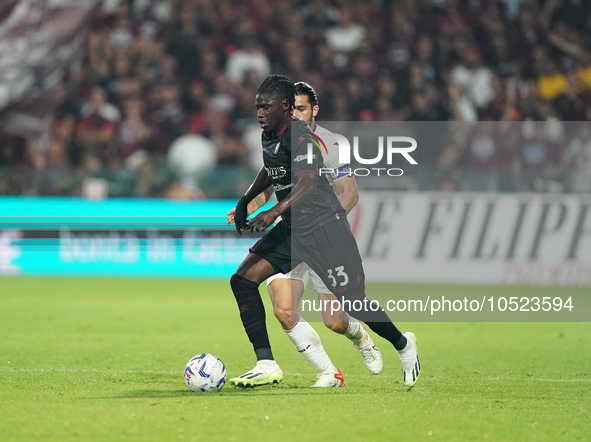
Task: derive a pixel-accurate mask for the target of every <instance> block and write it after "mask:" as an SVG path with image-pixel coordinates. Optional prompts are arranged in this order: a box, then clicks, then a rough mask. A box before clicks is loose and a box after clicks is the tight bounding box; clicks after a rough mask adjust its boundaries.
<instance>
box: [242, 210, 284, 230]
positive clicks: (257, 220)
mask: <svg viewBox="0 0 591 442" xmlns="http://www.w3.org/2000/svg"><path fill="white" fill-rule="evenodd" d="M278 216H279V213H277V212H276V211H275V210H274V209H269V210H266V211H264V212H261V213H259V214H258V215H257V216H255V217H254V218H251V219H250V220H249V221H248V227H249V230H250V231H251V232H253V231H255V230H256V231H257V232H264V231H265V230H267V227H269V226H272V225H273V223H274V222H275V220H276V219H277V217H278Z"/></svg>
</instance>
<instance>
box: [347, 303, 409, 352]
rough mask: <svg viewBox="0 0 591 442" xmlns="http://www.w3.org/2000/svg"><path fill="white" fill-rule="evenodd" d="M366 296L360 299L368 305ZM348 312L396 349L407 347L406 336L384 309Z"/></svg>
mask: <svg viewBox="0 0 591 442" xmlns="http://www.w3.org/2000/svg"><path fill="white" fill-rule="evenodd" d="M365 298H366V297H365V294H363V296H362V297H361V299H360V301H361V305H366V303H365V302H364V299H365ZM368 304H369V303H368ZM347 310H348V309H347ZM347 313H349V315H351V316H353V317H354V318H355V319H357V320H359V321H362V322H365V323H366V324H367V326H368V327H369V328H370V329H371V330H373V331H374V332H376V334H378V335H379V336H381V337H382V338H384V339H386V340H388V341H390V342H391V343H392V345H393V346H394V348H395V349H396V350H398V351H400V350H402V349H403V348H404V347H406V336H404V335H403V334H402V333H401V332H400V330H398V329H397V328H396V326H395V325H394V324H393V323H392V320H391V319H390V317H389V316H388V314H387V313H386V312H385V311H383V310H382V309H379V310H377V311H371V310H368V311H363V310H361V311H347Z"/></svg>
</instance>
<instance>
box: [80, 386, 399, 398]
mask: <svg viewBox="0 0 591 442" xmlns="http://www.w3.org/2000/svg"><path fill="white" fill-rule="evenodd" d="M398 392H400V393H402V392H403V391H401V390H396V389H393V390H392V391H389V392H388V393H398ZM367 393H368V391H367V390H366V389H357V388H355V389H352V388H309V387H299V386H297V385H285V384H284V385H281V386H280V387H270V386H262V387H257V388H239V387H232V386H226V387H224V388H223V389H222V390H221V391H213V392H192V391H189V390H188V389H186V388H183V389H178V390H162V389H160V390H146V389H142V390H130V391H126V392H122V393H121V394H118V395H116V396H95V397H81V398H79V399H91V400H93V399H94V400H97V399H159V398H203V399H209V398H211V397H235V396H313V395H320V396H340V395H367Z"/></svg>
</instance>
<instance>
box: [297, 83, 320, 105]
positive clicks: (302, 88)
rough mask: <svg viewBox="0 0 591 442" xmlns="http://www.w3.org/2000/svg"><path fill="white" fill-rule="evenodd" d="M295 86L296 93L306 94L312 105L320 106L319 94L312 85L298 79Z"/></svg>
mask: <svg viewBox="0 0 591 442" xmlns="http://www.w3.org/2000/svg"><path fill="white" fill-rule="evenodd" d="M294 86H295V94H296V95H305V96H306V97H308V103H310V104H311V105H312V107H314V106H318V95H317V94H316V91H315V90H314V88H313V87H312V86H310V85H309V84H308V83H306V82H304V81H298V82H297V83H296V84H295V85H294Z"/></svg>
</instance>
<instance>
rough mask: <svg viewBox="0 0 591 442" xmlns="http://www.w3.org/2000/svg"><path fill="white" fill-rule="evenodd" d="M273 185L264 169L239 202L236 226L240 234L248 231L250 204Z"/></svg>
mask: <svg viewBox="0 0 591 442" xmlns="http://www.w3.org/2000/svg"><path fill="white" fill-rule="evenodd" d="M271 185H272V181H271V178H270V177H269V175H268V174H267V170H266V169H265V168H264V167H262V168H261V170H260V171H259V173H258V175H257V176H256V178H255V179H254V181H253V182H252V184H251V185H250V187H249V188H248V190H247V191H246V193H245V194H244V195H243V196H242V198H240V199H239V200H238V204H236V210H235V211H234V224H235V225H236V231H237V232H238V234H240V235H242V230H247V229H248V221H247V218H248V204H249V203H250V202H251V201H252V200H253V199H254V198H255V197H256V196H257V195H259V194H261V193H263V192H264V191H265V190H267V189H268V188H269V186H271Z"/></svg>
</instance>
